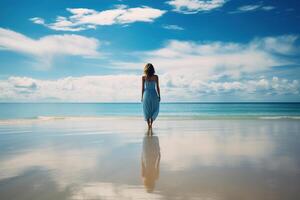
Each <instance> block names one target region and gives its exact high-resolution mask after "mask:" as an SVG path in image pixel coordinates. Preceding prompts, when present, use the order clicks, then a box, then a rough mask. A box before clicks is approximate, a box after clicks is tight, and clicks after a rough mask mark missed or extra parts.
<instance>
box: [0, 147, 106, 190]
mask: <svg viewBox="0 0 300 200" xmlns="http://www.w3.org/2000/svg"><path fill="white" fill-rule="evenodd" d="M99 156H101V153H100V152H99V151H95V150H91V149H84V150H83V149H81V150H80V149H76V150H75V149H69V150H53V149H38V150H35V151H30V152H25V153H22V154H20V155H15V156H13V157H11V158H9V159H6V160H5V161H4V162H1V163H0V180H1V179H5V178H10V177H15V176H18V175H20V174H22V173H23V172H25V171H27V170H29V169H31V168H34V167H39V168H43V169H45V170H49V171H50V172H52V173H51V175H52V178H53V179H54V180H55V181H56V182H57V184H59V185H60V186H62V187H64V186H66V185H67V184H69V183H70V182H76V181H80V179H81V174H82V173H83V172H85V171H88V170H91V169H94V168H95V167H96V166H97V157H99Z"/></svg>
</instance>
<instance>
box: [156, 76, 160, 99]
mask: <svg viewBox="0 0 300 200" xmlns="http://www.w3.org/2000/svg"><path fill="white" fill-rule="evenodd" d="M156 90H157V93H158V97H159V99H160V89H159V81H158V76H156Z"/></svg>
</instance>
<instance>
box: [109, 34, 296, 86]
mask: <svg viewBox="0 0 300 200" xmlns="http://www.w3.org/2000/svg"><path fill="white" fill-rule="evenodd" d="M297 39H298V36H295V35H283V36H278V37H265V38H255V39H253V40H252V41H250V42H248V43H245V44H242V43H231V42H192V41H179V40H170V41H168V42H167V43H166V44H165V45H164V47H162V48H160V49H157V50H153V51H147V52H141V53H140V55H139V57H141V58H143V59H142V61H141V62H140V63H115V65H116V67H120V68H133V69H134V68H136V69H140V68H141V66H143V65H144V63H146V62H149V61H151V62H152V63H154V64H155V65H156V66H158V67H159V68H158V69H159V72H160V73H171V74H172V75H175V76H176V77H178V76H181V75H184V77H185V78H186V79H187V80H191V79H193V78H195V79H198V80H202V81H203V80H211V79H213V78H216V77H222V76H229V77H230V78H239V77H241V75H243V74H251V73H257V72H263V71H266V70H270V69H271V68H272V67H274V66H281V65H289V64H295V61H293V60H291V59H288V58H286V57H285V56H286V55H294V54H295V53H297V52H298V49H299V47H298V46H296V40H297Z"/></svg>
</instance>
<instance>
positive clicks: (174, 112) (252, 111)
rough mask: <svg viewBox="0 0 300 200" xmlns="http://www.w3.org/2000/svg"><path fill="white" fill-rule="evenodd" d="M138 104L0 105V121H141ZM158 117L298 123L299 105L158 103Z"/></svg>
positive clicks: (140, 111)
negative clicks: (126, 119) (129, 117)
mask: <svg viewBox="0 0 300 200" xmlns="http://www.w3.org/2000/svg"><path fill="white" fill-rule="evenodd" d="M142 109H143V108H142V104H141V103H0V119H1V120H7V119H39V118H51V117H53V118H67V117H104V116H114V117H115V116H124V117H126V116H131V117H142V115H143V114H142ZM159 117H174V118H176V117H180V118H185V117H186V118H199V119H283V118H285V119H300V103H161V104H160V113H159Z"/></svg>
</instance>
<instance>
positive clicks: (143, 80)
mask: <svg viewBox="0 0 300 200" xmlns="http://www.w3.org/2000/svg"><path fill="white" fill-rule="evenodd" d="M144 82H145V79H144V77H143V76H142V98H141V101H143V96H144Z"/></svg>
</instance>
